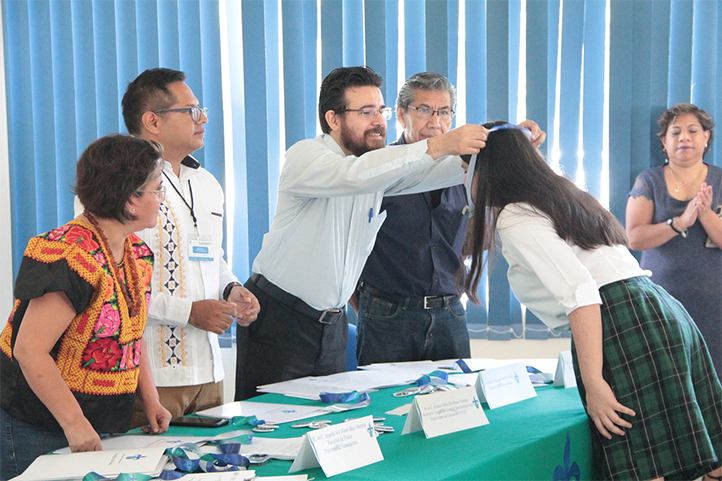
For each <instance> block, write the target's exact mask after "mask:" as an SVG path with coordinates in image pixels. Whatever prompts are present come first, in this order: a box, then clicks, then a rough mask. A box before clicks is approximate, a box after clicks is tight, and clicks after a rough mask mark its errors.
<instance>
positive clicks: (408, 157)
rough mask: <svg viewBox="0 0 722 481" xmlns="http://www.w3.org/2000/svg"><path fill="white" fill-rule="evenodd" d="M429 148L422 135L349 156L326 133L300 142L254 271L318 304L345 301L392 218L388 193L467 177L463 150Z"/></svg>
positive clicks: (284, 176)
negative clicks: (386, 207)
mask: <svg viewBox="0 0 722 481" xmlns="http://www.w3.org/2000/svg"><path fill="white" fill-rule="evenodd" d="M427 149H428V145H427V142H426V141H422V142H417V143H414V144H411V145H402V146H392V147H385V148H383V149H378V150H374V151H371V152H368V153H366V154H364V155H362V156H360V157H354V156H347V155H345V154H344V152H343V150H342V149H341V147H340V146H339V145H338V144H337V143H336V141H335V140H334V139H333V137H331V136H330V135H326V134H323V135H320V136H319V137H316V138H315V139H308V140H303V141H300V142H298V143H296V144H295V145H293V146H292V147H291V148H290V149H289V150H288V151H287V152H286V157H285V163H284V166H283V171H282V173H281V176H280V178H279V186H278V203H277V206H276V213H275V216H274V218H273V223H272V225H271V229H270V232H268V233H267V234H266V235H265V236H264V238H263V245H262V248H261V251H260V253H259V254H258V256H257V257H256V259H255V261H254V263H253V272H256V273H259V274H262V275H264V276H265V277H266V278H267V279H268V280H269V281H271V282H272V283H273V284H275V285H277V286H278V287H280V288H281V289H283V290H285V291H286V292H289V293H291V294H293V295H295V296H296V297H299V298H300V299H302V300H303V301H305V302H306V303H307V304H309V305H310V306H311V307H313V308H315V309H318V310H323V309H331V308H337V307H342V306H344V305H345V304H346V302H347V301H348V299H349V298H350V297H351V294H352V293H353V291H354V289H355V287H356V283H357V281H358V279H359V276H360V274H361V271H362V269H363V266H364V264H365V263H366V259H367V258H368V256H369V254H370V253H371V250H372V249H373V246H374V242H375V240H376V234H377V233H378V231H379V229H380V228H381V225H382V224H383V222H384V219H385V218H386V213H385V212H379V209H380V208H381V201H382V200H383V197H384V195H400V194H407V193H415V192H425V191H428V190H434V189H439V188H444V187H448V186H450V185H456V184H460V183H462V182H463V179H464V169H463V168H462V164H461V159H460V158H459V157H454V156H449V157H443V158H441V159H438V160H437V161H435V160H434V159H432V158H431V157H430V156H429V155H427V154H426V150H427Z"/></svg>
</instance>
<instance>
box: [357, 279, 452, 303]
mask: <svg viewBox="0 0 722 481" xmlns="http://www.w3.org/2000/svg"><path fill="white" fill-rule="evenodd" d="M361 292H368V293H369V294H371V295H372V296H374V297H380V298H382V299H386V300H389V301H394V302H398V303H403V304H404V306H406V307H422V308H424V309H438V308H440V307H448V306H449V304H450V303H452V302H456V301H458V300H459V296H457V295H450V296H416V297H404V296H400V295H397V294H390V293H388V292H384V291H382V290H379V289H376V288H375V287H373V286H370V285H368V284H362V285H361Z"/></svg>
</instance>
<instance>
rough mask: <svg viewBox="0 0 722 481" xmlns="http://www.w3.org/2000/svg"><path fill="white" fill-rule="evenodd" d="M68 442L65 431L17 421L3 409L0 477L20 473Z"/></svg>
mask: <svg viewBox="0 0 722 481" xmlns="http://www.w3.org/2000/svg"><path fill="white" fill-rule="evenodd" d="M67 445H68V440H67V439H65V434H64V433H63V431H49V430H47V429H43V428H41V427H39V426H35V425H33V424H28V423H24V422H22V421H18V420H17V419H15V418H14V417H12V416H10V415H9V414H8V413H6V412H5V410H4V409H0V480H2V481H6V480H8V479H10V478H14V477H15V476H18V475H20V474H21V473H22V472H23V471H25V469H27V467H28V466H30V465H31V464H32V462H33V461H35V458H37V457H38V456H41V455H43V454H48V453H49V452H50V451H55V450H56V449H60V448H64V447H65V446H67Z"/></svg>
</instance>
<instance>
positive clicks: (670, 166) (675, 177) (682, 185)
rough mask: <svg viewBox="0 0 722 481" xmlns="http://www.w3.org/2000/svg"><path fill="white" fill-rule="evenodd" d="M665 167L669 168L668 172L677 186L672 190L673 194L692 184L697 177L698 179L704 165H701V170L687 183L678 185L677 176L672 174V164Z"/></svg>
mask: <svg viewBox="0 0 722 481" xmlns="http://www.w3.org/2000/svg"><path fill="white" fill-rule="evenodd" d="M667 167H669V171H670V172H671V173H672V177H674V182H675V183H676V184H677V186H676V187H675V188H674V191H675V193H679V189H681V188H682V187H684V186H685V185H687V184H689V183H690V182H692V181H693V180H695V179H696V178H697V177H699V174H701V173H702V170H703V169H704V164H702V168H700V169H699V171H697V173H696V174H694V177H692V178H691V179H689V180H688V181H687V182H685V183H684V184H680V183H679V179H677V174H675V173H674V170H672V163H671V162H670V163H668V164H667Z"/></svg>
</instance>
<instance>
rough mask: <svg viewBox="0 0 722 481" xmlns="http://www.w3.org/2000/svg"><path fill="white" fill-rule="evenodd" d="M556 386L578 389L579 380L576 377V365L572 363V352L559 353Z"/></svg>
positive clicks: (555, 376) (555, 377) (555, 378)
mask: <svg viewBox="0 0 722 481" xmlns="http://www.w3.org/2000/svg"><path fill="white" fill-rule="evenodd" d="M554 386H557V387H559V386H564V389H566V388H570V387H577V378H576V376H575V375H574V363H573V362H572V351H563V352H560V353H559V361H557V372H556V373H555V374H554Z"/></svg>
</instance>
